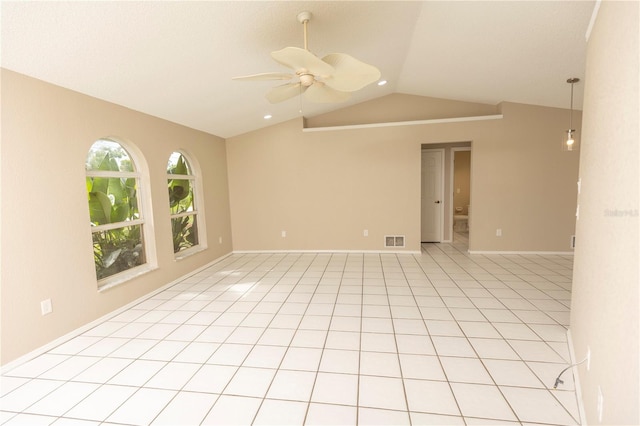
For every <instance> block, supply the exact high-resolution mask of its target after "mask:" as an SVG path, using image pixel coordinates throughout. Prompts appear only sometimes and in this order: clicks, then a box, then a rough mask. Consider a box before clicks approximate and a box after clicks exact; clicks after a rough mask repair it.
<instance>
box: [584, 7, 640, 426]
mask: <svg viewBox="0 0 640 426" xmlns="http://www.w3.org/2000/svg"><path fill="white" fill-rule="evenodd" d="M639 5H640V3H638V2H609V1H603V2H602V4H601V7H600V10H599V12H598V16H597V19H596V22H595V26H594V28H593V32H592V33H591V37H590V39H589V44H588V50H587V67H586V76H585V82H584V84H585V98H584V122H583V126H582V130H583V137H582V148H581V154H580V179H581V191H580V196H579V205H580V218H579V220H578V221H577V229H576V238H577V246H576V253H575V263H574V274H573V295H572V304H571V335H572V339H573V346H574V352H575V354H576V358H577V359H578V361H580V360H582V359H583V358H584V357H585V355H586V353H587V348H590V349H591V362H590V369H589V370H588V371H587V368H586V365H584V364H583V365H581V366H580V367H579V368H578V371H579V375H580V383H581V389H582V396H583V401H584V407H585V411H586V422H587V423H588V424H590V425H595V424H609V425H613V424H615V425H621V424H629V425H631V424H632V425H637V424H640V415H639V412H638V411H639V408H638V401H639V400H640V392H639V390H638V387H639V386H640V372H639V369H638V367H639V365H640V356H639V350H640V348H639V343H638V339H639V336H640V329H639V327H638V324H639V323H640V317H639V315H638V306H639V302H640V300H639V286H640V283H639V276H638V265H639V263H638V259H640V254H639V252H638V245H639V238H640V235H639V234H638V220H639V218H638V208H639V207H638V198H639V196H638V188H639V185H638V184H639V175H638V169H639V160H640V157H639V156H640V152H639V150H638V145H639V139H640V134H639V127H638V126H639V122H638V115H639V113H640V111H639V109H638V99H639V98H640V91H639V88H638V78H639V76H640V67H639V65H638V52H639V51H640V46H639V44H638V32H639V26H638V15H639V13H640V10H639ZM598 388H600V389H601V392H602V396H603V401H604V404H603V408H604V409H603V412H602V422H600V421H599V419H598V413H597V408H596V407H597V399H598Z"/></svg>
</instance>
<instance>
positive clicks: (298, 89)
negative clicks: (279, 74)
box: [266, 82, 306, 104]
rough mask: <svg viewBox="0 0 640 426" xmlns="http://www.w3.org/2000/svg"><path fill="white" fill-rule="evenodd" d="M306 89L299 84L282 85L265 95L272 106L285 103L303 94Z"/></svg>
mask: <svg viewBox="0 0 640 426" xmlns="http://www.w3.org/2000/svg"><path fill="white" fill-rule="evenodd" d="M305 90H306V87H303V86H302V85H301V84H300V82H297V83H288V84H283V85H282V86H277V87H274V88H273V89H271V90H270V91H269V93H267V95H266V96H267V100H268V101H269V102H271V103H272V104H276V103H278V102H282V101H286V100H287V99H289V98H293V97H294V96H297V95H299V94H301V93H302V92H304V91H305Z"/></svg>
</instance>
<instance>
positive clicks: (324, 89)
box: [304, 81, 351, 103]
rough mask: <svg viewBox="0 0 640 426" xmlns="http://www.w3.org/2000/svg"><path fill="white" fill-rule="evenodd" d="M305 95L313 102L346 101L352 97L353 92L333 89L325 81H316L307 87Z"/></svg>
mask: <svg viewBox="0 0 640 426" xmlns="http://www.w3.org/2000/svg"><path fill="white" fill-rule="evenodd" d="M304 96H305V98H307V99H308V100H309V101H311V102H318V103H332V102H344V101H346V100H347V99H349V98H350V97H351V93H349V92H341V91H339V90H335V89H332V88H331V87H328V86H326V85H325V84H324V83H322V82H320V81H316V82H315V83H313V84H312V85H311V86H309V88H307V91H306V92H305V93H304Z"/></svg>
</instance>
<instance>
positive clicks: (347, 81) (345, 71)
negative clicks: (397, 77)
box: [322, 53, 380, 92]
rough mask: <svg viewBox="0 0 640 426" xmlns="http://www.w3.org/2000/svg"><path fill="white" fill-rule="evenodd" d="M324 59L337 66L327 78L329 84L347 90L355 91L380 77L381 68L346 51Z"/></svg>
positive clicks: (326, 81)
mask: <svg viewBox="0 0 640 426" xmlns="http://www.w3.org/2000/svg"><path fill="white" fill-rule="evenodd" d="M322 60H323V61H324V62H326V63H328V64H330V65H332V66H333V67H334V68H335V72H334V73H333V74H332V75H331V76H330V77H328V78H326V79H325V83H326V84H327V86H329V87H331V88H333V89H336V90H341V91H345V92H355V91H356V90H360V89H362V88H363V87H364V86H366V85H368V84H371V83H373V82H374V81H376V80H378V79H379V78H380V70H378V68H376V67H374V66H373V65H369V64H365V63H364V62H361V61H359V60H357V59H356V58H353V57H351V56H349V55H346V54H344V53H332V54H330V55H327V56H325V57H324V58H322Z"/></svg>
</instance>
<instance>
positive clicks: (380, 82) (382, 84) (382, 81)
mask: <svg viewBox="0 0 640 426" xmlns="http://www.w3.org/2000/svg"><path fill="white" fill-rule="evenodd" d="M385 84H387V80H380V81H379V82H378V86H384V85H385Z"/></svg>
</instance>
